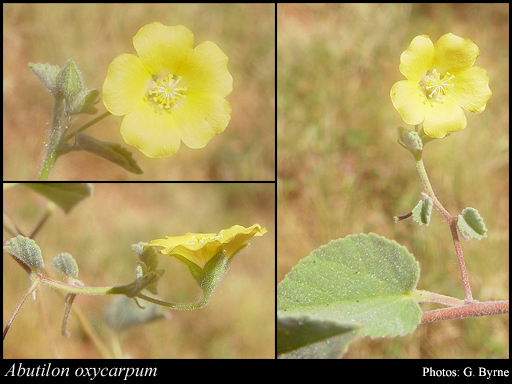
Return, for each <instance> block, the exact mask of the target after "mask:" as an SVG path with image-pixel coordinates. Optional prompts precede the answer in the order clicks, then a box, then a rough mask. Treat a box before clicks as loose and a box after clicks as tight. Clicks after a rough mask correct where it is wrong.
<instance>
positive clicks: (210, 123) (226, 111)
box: [181, 94, 231, 148]
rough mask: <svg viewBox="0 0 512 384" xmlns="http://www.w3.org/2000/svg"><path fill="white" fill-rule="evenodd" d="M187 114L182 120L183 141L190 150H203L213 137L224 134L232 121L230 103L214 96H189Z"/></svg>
mask: <svg viewBox="0 0 512 384" xmlns="http://www.w3.org/2000/svg"><path fill="white" fill-rule="evenodd" d="M184 108H185V109H186V111H187V114H186V115H185V114H183V115H182V117H183V119H182V120H181V128H182V130H181V139H182V140H183V142H184V143H185V144H186V145H187V146H188V147H189V148H203V147H204V146H205V145H206V144H207V143H208V142H209V141H210V140H211V139H212V137H213V136H215V135H218V134H219V133H222V132H224V130H225V129H226V127H227V125H228V123H229V120H230V119H231V106H230V105H229V102H228V101H227V100H226V99H224V98H222V97H220V96H217V95H212V94H187V99H186V100H185V103H184Z"/></svg>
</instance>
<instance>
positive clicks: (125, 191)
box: [3, 183, 275, 358]
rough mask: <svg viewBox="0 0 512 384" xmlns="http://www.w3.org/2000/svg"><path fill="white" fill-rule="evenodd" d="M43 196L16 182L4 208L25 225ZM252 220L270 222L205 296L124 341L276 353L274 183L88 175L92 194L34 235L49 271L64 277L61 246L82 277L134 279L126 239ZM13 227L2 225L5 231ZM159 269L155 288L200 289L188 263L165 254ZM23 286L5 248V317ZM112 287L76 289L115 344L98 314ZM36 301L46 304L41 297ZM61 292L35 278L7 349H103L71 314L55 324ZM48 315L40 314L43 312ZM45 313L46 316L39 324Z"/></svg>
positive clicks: (191, 350) (176, 293) (174, 295)
mask: <svg viewBox="0 0 512 384" xmlns="http://www.w3.org/2000/svg"><path fill="white" fill-rule="evenodd" d="M46 203H47V199H45V198H43V197H41V196H39V195H37V194H35V193H34V192H33V191H31V190H28V189H27V188H24V187H21V186H16V187H15V188H13V189H10V190H7V191H6V192H5V194H4V206H3V211H4V213H5V214H7V215H9V216H10V217H11V218H12V219H13V220H14V221H15V222H16V223H17V224H18V226H19V227H20V229H21V230H22V231H23V232H24V233H25V234H28V233H30V232H31V230H32V228H33V227H34V226H35V223H36V222H37V221H38V220H39V218H40V217H41V216H42V213H43V211H44V208H45V207H46ZM254 223H259V224H260V225H262V226H265V227H266V228H267V229H268V232H267V233H266V234H265V235H264V236H262V237H256V238H253V239H252V240H251V241H250V243H251V245H250V246H249V247H247V248H246V249H245V250H243V251H242V252H241V253H240V254H239V255H237V256H236V257H235V258H234V259H233V260H232V263H231V265H230V269H229V271H228V273H227V274H226V276H225V277H224V279H223V280H222V282H221V283H220V284H219V286H218V287H217V289H216V291H215V292H214V293H213V295H212V299H211V301H210V303H209V304H208V305H207V306H206V307H203V308H201V309H197V310H193V311H171V310H167V309H166V311H169V313H170V314H171V315H172V317H171V318H169V319H166V320H159V321H155V322H153V323H149V324H147V325H144V326H137V327H135V328H131V329H128V330H126V331H124V332H123V333H122V334H121V347H122V351H123V353H125V354H126V356H130V357H132V358H273V357H274V354H275V341H274V340H275V329H274V324H275V307H274V299H273V298H274V296H275V185H274V184H273V183H260V184H252V183H243V184H231V183H227V184H211V183H206V184H196V183H194V184H170V183H167V184H166V183H157V184H140V183H139V184H135V183H128V184H124V183H122V184H119V183H117V184H116V183H106V184H103V183H98V184H94V194H93V197H92V198H90V199H86V200H84V201H82V202H81V203H80V204H79V205H77V206H76V207H75V208H73V210H72V211H71V212H70V213H69V214H67V215H66V214H65V213H64V212H63V211H62V210H61V209H59V208H57V209H56V210H55V212H54V214H53V215H52V217H51V218H50V219H49V221H48V222H47V223H46V225H45V227H44V229H43V230H42V231H41V232H40V233H39V234H37V235H36V237H35V240H36V242H37V244H38V245H39V246H40V248H41V250H42V253H43V257H44V259H45V262H46V265H47V266H46V268H45V270H46V273H47V274H48V275H50V276H52V277H53V278H57V279H60V280H63V277H62V275H59V274H58V273H57V272H55V271H53V270H52V268H51V267H50V266H49V263H50V261H51V260H52V259H53V257H54V256H56V255H57V254H58V253H60V252H69V253H70V254H71V255H73V257H74V258H75V259H76V261H77V263H78V266H79V269H80V275H79V279H81V280H82V281H83V282H84V283H85V284H86V285H89V286H110V285H123V284H127V283H129V282H131V281H133V278H134V268H135V260H136V257H135V255H134V254H133V252H132V251H131V244H135V243H138V242H139V241H150V240H152V239H156V238H163V237H164V236H171V235H182V234H185V233H186V232H217V231H220V230H221V229H224V228H229V227H230V226H232V225H234V224H240V225H244V226H250V225H252V224H254ZM10 237H11V236H10V235H9V234H8V233H6V232H5V231H4V238H6V239H9V238H10ZM159 262H160V264H159V267H160V268H165V269H166V272H165V274H164V275H163V277H162V280H161V281H160V282H159V294H160V295H159V297H161V298H162V299H166V300H167V301H175V302H191V301H196V300H197V299H199V298H200V294H201V291H200V289H199V288H198V287H197V283H196V282H195V281H194V280H193V278H192V277H191V275H190V272H189V271H188V269H187V268H186V267H185V266H184V265H183V264H182V263H181V262H179V261H178V260H176V259H174V258H169V257H164V256H162V257H161V258H160V259H159ZM27 288H28V281H27V274H26V273H25V272H24V271H23V270H22V269H21V268H20V267H19V266H18V264H16V263H15V262H14V260H13V259H12V258H11V257H10V256H9V255H7V254H5V253H4V258H3V324H4V327H5V325H6V322H7V319H8V318H9V316H10V314H11V313H12V311H13V309H14V307H15V306H16V303H17V302H18V300H19V299H20V298H21V296H22V294H23V293H24V292H25V291H26V289H27ZM115 298H117V296H112V295H109V296H101V297H99V296H78V297H77V298H76V300H75V304H76V305H77V306H78V307H79V308H80V309H81V311H82V312H83V313H84V314H85V316H86V317H87V319H88V321H89V322H90V324H91V326H92V328H93V329H94V331H95V332H96V334H97V335H98V337H99V339H100V340H101V341H102V342H103V343H104V344H105V345H106V346H107V348H109V349H110V350H112V348H111V346H110V342H111V334H110V329H109V328H108V327H107V325H106V323H105V320H104V318H103V312H104V310H105V308H106V306H107V305H108V304H109V303H110V302H111V301H112V300H113V299H115ZM39 302H42V303H43V307H44V315H43V312H41V311H40V308H39V306H38V303H39ZM141 303H142V302H141ZM63 311H64V306H63V297H62V295H60V294H59V292H57V291H54V290H52V289H49V288H47V287H42V288H40V289H39V290H38V300H37V301H33V300H31V299H28V300H27V301H26V302H25V305H24V306H23V307H22V309H21V311H20V313H19V314H18V317H17V318H16V320H15V321H14V323H13V326H12V327H11V329H10V331H9V334H8V335H7V338H6V340H5V341H4V343H3V356H4V358H50V357H61V358H99V357H102V356H101V354H100V353H99V351H98V349H97V348H96V347H95V346H94V344H93V343H92V342H91V339H90V338H89V337H88V335H87V334H86V333H85V332H84V331H83V328H82V327H81V326H80V325H79V322H78V320H77V317H76V315H72V316H71V318H70V321H69V331H70V335H71V336H70V337H69V338H64V337H62V336H61V334H60V329H61V321H62V314H63ZM45 317H46V320H45ZM45 322H46V324H45Z"/></svg>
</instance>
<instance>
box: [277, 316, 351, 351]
mask: <svg viewBox="0 0 512 384" xmlns="http://www.w3.org/2000/svg"><path fill="white" fill-rule="evenodd" d="M359 330H360V327H359V326H353V325H340V324H337V323H335V322H331V321H322V320H315V319H311V318H308V317H292V316H290V317H287V316H278V319H277V355H278V358H279V359H301V358H305V359H309V358H320V359H335V358H340V357H341V356H342V355H343V354H344V353H345V352H346V350H347V348H348V345H349V344H350V342H351V341H352V340H353V339H354V338H355V337H356V336H357V334H358V333H359Z"/></svg>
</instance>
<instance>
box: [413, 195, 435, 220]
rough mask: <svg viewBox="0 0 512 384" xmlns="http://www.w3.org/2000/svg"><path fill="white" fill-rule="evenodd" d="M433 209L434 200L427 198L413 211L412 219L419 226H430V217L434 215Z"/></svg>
mask: <svg viewBox="0 0 512 384" xmlns="http://www.w3.org/2000/svg"><path fill="white" fill-rule="evenodd" d="M432 207H433V203H432V199H431V198H430V197H428V196H427V197H425V199H423V200H421V201H419V202H418V204H416V206H415V207H414V209H413V210H412V219H413V220H414V221H415V222H417V223H418V224H419V225H422V224H425V225H428V224H429V223H430V216H431V215H432Z"/></svg>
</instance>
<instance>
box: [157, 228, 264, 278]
mask: <svg viewBox="0 0 512 384" xmlns="http://www.w3.org/2000/svg"><path fill="white" fill-rule="evenodd" d="M266 232H267V229H266V228H264V227H263V228H262V227H261V226H260V225H259V224H254V225H252V226H250V227H248V228H244V227H242V226H241V225H234V226H232V227H231V228H229V229H223V230H222V231H220V232H219V233H187V234H186V235H184V236H175V237H169V236H166V239H158V240H153V241H151V242H149V244H148V245H147V246H154V247H163V249H161V250H159V251H158V253H162V254H164V255H170V256H176V257H178V258H179V259H182V258H184V259H186V260H188V261H190V262H192V263H194V264H195V265H197V266H198V267H200V268H203V267H204V266H205V264H206V263H207V262H208V261H210V259H211V258H212V257H214V256H215V255H216V254H218V253H219V252H225V254H226V257H227V258H228V259H230V258H232V257H233V256H234V255H235V254H236V253H237V252H238V251H239V250H240V249H241V248H243V247H244V246H245V245H246V244H245V243H246V242H247V241H249V240H250V239H251V238H253V237H254V236H263V234H264V233H266ZM182 260H183V259H182Z"/></svg>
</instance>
